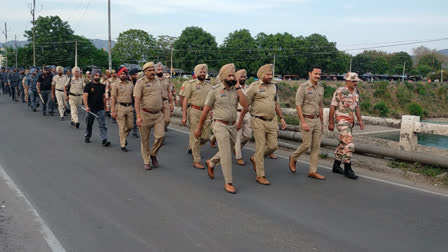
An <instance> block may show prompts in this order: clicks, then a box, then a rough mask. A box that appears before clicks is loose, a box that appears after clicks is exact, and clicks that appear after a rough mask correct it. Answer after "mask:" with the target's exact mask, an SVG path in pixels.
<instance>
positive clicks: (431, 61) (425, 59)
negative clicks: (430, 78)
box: [417, 54, 442, 72]
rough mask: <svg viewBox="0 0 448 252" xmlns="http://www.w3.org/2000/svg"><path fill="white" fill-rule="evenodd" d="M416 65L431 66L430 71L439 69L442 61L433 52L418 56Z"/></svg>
mask: <svg viewBox="0 0 448 252" xmlns="http://www.w3.org/2000/svg"><path fill="white" fill-rule="evenodd" d="M417 64H418V66H422V65H426V66H428V67H430V68H431V70H432V71H434V72H435V71H437V70H440V69H441V67H442V63H441V62H440V61H439V59H437V57H436V56H435V55H434V54H426V55H423V56H422V57H420V59H419V61H418V63H417Z"/></svg>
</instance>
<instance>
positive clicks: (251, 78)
mask: <svg viewBox="0 0 448 252" xmlns="http://www.w3.org/2000/svg"><path fill="white" fill-rule="evenodd" d="M254 81H255V78H254V77H250V78H249V79H247V80H246V84H247V85H249V84H251V83H252V82H254Z"/></svg>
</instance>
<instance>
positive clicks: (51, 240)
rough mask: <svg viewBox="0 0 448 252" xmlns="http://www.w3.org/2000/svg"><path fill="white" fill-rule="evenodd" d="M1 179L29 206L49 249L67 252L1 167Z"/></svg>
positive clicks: (56, 251) (55, 251)
mask: <svg viewBox="0 0 448 252" xmlns="http://www.w3.org/2000/svg"><path fill="white" fill-rule="evenodd" d="M0 177H1V178H3V179H4V180H5V181H6V184H7V185H8V187H9V188H11V190H13V191H14V192H15V193H16V195H17V196H18V197H19V198H22V199H23V200H24V201H25V203H26V204H27V205H28V206H29V208H30V209H31V213H32V214H34V217H35V221H36V222H37V224H38V225H39V228H40V230H39V231H40V233H41V234H42V235H43V238H44V239H45V241H46V242H47V244H48V247H50V249H51V250H52V251H54V252H65V249H64V248H63V247H62V245H61V243H60V242H59V240H58V239H57V238H56V236H55V235H54V233H53V232H52V231H51V230H50V228H49V227H48V226H47V225H46V224H45V221H44V220H43V219H42V218H41V217H40V215H39V213H38V212H37V210H36V209H35V208H34V207H33V205H32V204H31V202H30V201H29V200H28V199H27V198H26V197H25V194H23V192H22V191H20V189H19V188H18V187H17V185H16V183H14V181H13V180H12V179H11V178H10V177H9V175H8V174H7V173H6V171H5V169H3V167H2V166H1V165H0Z"/></svg>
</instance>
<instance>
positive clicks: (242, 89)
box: [238, 85, 250, 120]
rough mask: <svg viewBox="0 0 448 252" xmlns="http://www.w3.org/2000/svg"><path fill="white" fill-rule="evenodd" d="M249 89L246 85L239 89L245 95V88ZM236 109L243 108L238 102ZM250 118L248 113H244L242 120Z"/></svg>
mask: <svg viewBox="0 0 448 252" xmlns="http://www.w3.org/2000/svg"><path fill="white" fill-rule="evenodd" d="M248 89H249V86H248V85H244V88H243V87H241V91H242V92H243V94H244V95H247V90H248ZM238 110H240V111H241V110H243V106H241V104H239V103H238ZM249 119H250V113H246V114H245V115H244V120H249Z"/></svg>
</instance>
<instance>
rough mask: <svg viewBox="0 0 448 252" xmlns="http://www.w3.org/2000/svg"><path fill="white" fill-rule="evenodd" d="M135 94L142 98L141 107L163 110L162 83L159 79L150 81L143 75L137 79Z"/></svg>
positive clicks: (154, 110)
mask: <svg viewBox="0 0 448 252" xmlns="http://www.w3.org/2000/svg"><path fill="white" fill-rule="evenodd" d="M134 96H139V97H140V98H141V105H140V106H141V108H142V109H145V110H148V111H151V112H158V111H161V110H162V106H163V104H162V85H161V84H160V82H159V81H158V80H153V81H149V80H148V78H146V76H145V77H143V78H141V79H139V80H137V83H135V87H134Z"/></svg>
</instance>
